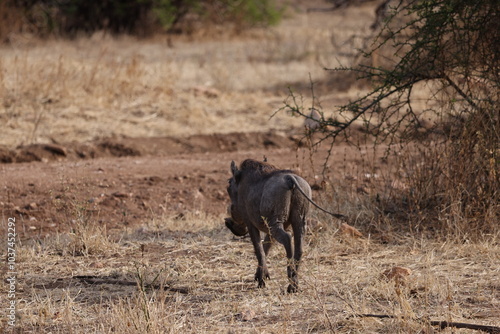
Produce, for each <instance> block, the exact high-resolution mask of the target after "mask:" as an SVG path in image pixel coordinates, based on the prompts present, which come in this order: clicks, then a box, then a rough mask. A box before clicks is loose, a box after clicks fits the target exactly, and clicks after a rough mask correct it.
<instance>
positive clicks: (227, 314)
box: [2, 214, 500, 333]
mask: <svg viewBox="0 0 500 334" xmlns="http://www.w3.org/2000/svg"><path fill="white" fill-rule="evenodd" d="M221 222H222V216H220V217H207V216H206V215H204V214H193V215H191V216H189V217H184V218H181V219H175V218H170V217H168V218H165V217H157V219H155V220H154V221H151V222H149V223H148V224H147V225H144V226H141V227H140V228H137V229H134V230H129V231H124V232H123V233H122V234H120V235H113V236H107V235H105V234H103V233H102V231H96V230H89V231H88V233H89V235H88V236H89V238H87V239H85V240H87V241H84V242H89V241H88V240H101V242H100V246H101V247H95V245H94V248H93V249H94V252H92V253H88V254H83V253H79V254H76V253H74V252H73V249H74V248H73V245H72V244H71V243H68V244H67V245H66V246H64V247H63V248H61V243H60V242H59V241H58V240H60V239H61V238H71V235H64V236H58V237H54V238H47V239H44V240H39V241H36V242H26V243H25V244H23V245H20V247H19V249H18V252H19V259H18V266H19V275H18V280H19V285H18V294H19V297H20V298H19V303H18V305H17V317H18V319H17V326H18V328H20V329H22V331H23V332H26V333H49V332H51V333H89V332H90V333H112V332H124V333H165V332H171V333H178V332H183V333H200V332H208V333H221V332H222V333H307V332H340V333H352V332H383V333H398V332H399V333H408V332H431V329H430V327H429V326H428V325H426V320H428V319H433V320H447V321H459V322H470V323H481V324H489V325H497V326H498V325H500V323H498V317H497V316H498V314H499V313H498V312H499V310H500V295H499V291H500V282H499V279H498V277H500V272H499V268H498V263H499V261H500V247H499V244H498V241H497V240H490V241H488V242H482V243H473V244H455V243H447V242H436V241H430V240H424V239H422V240H419V239H416V238H411V237H404V238H403V237H401V238H400V239H398V242H394V243H389V244H382V243H380V242H379V241H377V240H372V239H370V238H367V239H357V238H352V237H349V236H346V235H342V233H341V232H340V231H339V230H338V229H337V228H335V227H333V226H331V224H330V223H328V222H327V223H326V224H325V227H324V228H323V229H322V231H321V233H312V234H309V235H308V237H307V247H306V252H305V256H304V261H303V265H302V267H301V271H300V275H301V292H299V293H297V294H286V293H285V287H286V286H287V279H286V273H285V270H284V268H285V262H286V260H285V256H284V251H283V250H282V249H281V248H282V247H276V248H274V249H273V250H272V252H271V256H270V264H271V266H270V270H271V276H272V279H271V280H270V281H269V284H268V286H267V287H266V288H265V289H257V288H256V283H255V282H254V281H253V273H254V270H255V265H256V261H255V259H254V255H253V251H252V246H251V244H250V242H249V240H248V239H243V240H241V239H235V238H233V237H232V236H231V235H230V233H229V232H228V231H227V230H226V229H225V228H224V227H223V226H222V223H221ZM71 254H75V255H71ZM80 254H83V255H80ZM394 266H404V267H407V268H409V269H411V272H412V273H411V275H409V276H408V277H406V279H405V280H404V283H401V281H398V280H389V279H387V278H386V277H385V276H384V275H383V273H384V271H386V270H387V269H390V268H392V267H394ZM82 276H89V277H94V278H101V279H104V280H105V279H108V280H115V281H116V282H118V281H120V282H121V281H127V282H135V283H136V285H131V286H128V285H123V284H121V283H116V282H115V283H112V282H111V283H110V284H104V283H102V282H101V283H96V284H94V285H90V284H87V283H85V282H84V281H83V280H81V279H78V278H77V277H82ZM151 283H153V284H157V285H160V286H163V287H168V288H169V289H171V290H168V289H167V290H161V289H148V288H145V287H144V286H147V284H151ZM2 289H4V286H2ZM4 295H5V293H4V291H2V298H3V297H4ZM365 313H376V314H390V315H395V316H396V318H394V319H375V320H374V319H367V318H358V317H355V315H356V314H365ZM2 321H4V319H2ZM3 325H4V324H3ZM449 332H451V331H449ZM453 332H455V333H457V332H459V333H460V332H464V333H465V332H467V331H465V330H458V331H457V330H454V331H453Z"/></svg>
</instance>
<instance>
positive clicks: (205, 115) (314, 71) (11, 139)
mask: <svg viewBox="0 0 500 334" xmlns="http://www.w3.org/2000/svg"><path fill="white" fill-rule="evenodd" d="M296 3H297V8H296V10H297V12H296V13H295V14H294V15H291V16H289V17H287V18H286V19H285V20H284V21H283V22H282V23H281V24H280V25H279V26H277V27H273V28H269V29H259V28H257V29H254V30H252V31H250V32H248V33H246V34H244V35H241V36H218V37H216V38H206V36H202V37H193V38H192V39H189V38H179V39H178V40H174V41H173V47H172V46H169V45H168V44H167V43H166V42H165V41H164V40H163V38H162V37H158V38H156V39H152V40H146V41H137V40H134V39H133V38H130V37H119V38H112V37H110V36H107V35H106V34H96V35H94V36H92V37H90V38H81V39H77V40H74V41H58V40H49V41H38V40H36V39H34V38H32V37H30V36H15V37H13V38H12V41H13V42H12V45H10V46H8V47H7V46H2V47H0V54H1V56H2V61H1V62H0V69H1V70H2V72H1V73H2V75H1V76H0V83H1V85H0V91H1V93H2V95H1V99H2V104H1V105H0V131H1V136H0V212H1V217H0V219H1V220H2V226H1V231H2V238H4V236H5V238H7V235H8V223H9V222H11V219H15V229H16V234H17V235H16V239H15V245H13V246H15V249H16V252H15V259H14V260H15V262H14V267H13V268H14V269H15V270H16V272H15V274H14V276H15V283H6V284H3V285H2V287H1V289H0V305H1V308H2V311H5V314H3V313H2V315H1V317H2V318H1V319H0V325H1V327H2V329H5V330H9V331H11V332H14V333H116V332H121V333H201V332H206V333H324V332H331V333H434V332H436V331H437V330H438V327H437V326H435V324H431V322H430V321H448V322H460V323H473V324H481V325H490V326H500V322H499V320H498V319H499V316H498V315H499V314H500V267H499V266H498V264H499V263H500V244H499V242H498V239H496V238H495V237H490V238H486V237H485V240H484V241H477V242H469V241H468V240H466V241H463V240H461V241H459V242H457V241H456V240H446V239H445V238H433V237H432V234H430V233H420V232H421V231H416V230H415V231H412V230H411V229H410V228H409V227H408V226H407V225H406V224H405V223H404V222H398V224H394V223H391V222H392V221H393V220H391V219H392V218H393V217H394V216H397V215H398V214H399V213H400V212H398V210H401V208H400V207H398V205H396V203H390V202H384V200H385V198H386V197H385V195H386V194H388V193H393V192H396V191H400V190H405V189H408V184H407V183H406V182H405V178H404V175H403V173H401V170H400V168H401V166H400V165H398V159H397V157H398V154H400V153H401V152H398V151H394V150H393V151H392V152H393V156H391V157H389V158H387V157H385V156H384V152H385V149H386V148H387V147H383V146H380V147H378V148H376V149H375V148H374V147H373V146H371V145H367V146H363V145H361V146H359V147H354V146H350V145H348V144H347V143H345V142H342V141H338V142H336V143H335V144H334V145H333V146H332V147H333V149H332V151H331V155H330V158H329V162H328V165H327V166H326V169H325V174H323V173H322V170H323V167H324V166H323V164H324V161H325V158H326V157H327V155H328V152H327V150H328V148H329V143H327V142H325V143H323V144H322V145H320V146H319V148H318V149H317V151H316V152H314V155H311V154H310V153H311V152H310V150H309V149H308V148H307V147H306V146H304V142H302V143H299V142H300V139H301V138H302V137H303V133H304V132H303V129H304V128H303V120H301V119H299V118H296V117H291V116H292V115H289V114H286V113H285V112H280V113H278V114H277V115H276V116H275V117H273V118H270V116H271V115H272V114H273V113H274V112H276V111H277V109H279V108H281V107H282V106H283V103H284V101H285V100H287V98H289V95H288V94H289V90H288V87H291V88H292V89H293V90H294V91H295V92H299V93H301V94H303V96H302V98H299V100H300V101H299V102H300V103H301V104H302V107H303V108H304V110H307V108H309V107H310V106H312V105H314V106H322V107H323V108H324V110H331V111H328V114H327V116H335V111H334V110H335V109H334V107H335V106H338V105H340V104H342V103H345V102H346V101H348V100H350V99H353V98H355V97H356V96H358V95H359V94H360V93H362V92H363V90H364V89H366V85H365V84H363V83H358V82H356V80H355V79H354V78H353V77H352V76H346V77H344V76H336V75H329V73H328V72H325V71H324V69H323V68H324V67H335V66H337V65H346V66H347V65H349V64H351V63H352V62H353V57H352V56H353V54H354V53H353V51H352V50H353V49H354V48H356V47H359V46H361V44H362V41H363V39H364V38H365V37H366V36H368V35H370V33H371V32H370V29H369V25H370V24H371V22H372V20H373V18H374V9H375V5H376V3H371V2H368V4H365V5H361V6H353V7H349V8H344V9H340V10H338V11H335V12H329V11H307V8H308V7H314V8H316V9H318V8H328V7H329V6H330V5H329V4H328V3H327V2H323V1H313V2H306V1H303V2H302V1H297V2H296ZM310 80H311V81H310ZM311 82H314V84H315V87H316V88H317V90H316V94H318V95H317V96H316V100H315V101H312V99H311V96H310V89H311V87H310V84H311ZM420 94H422V96H425V91H422V92H420ZM422 100H424V99H422ZM330 108H331V109H330ZM358 135H359V137H360V138H361V137H362V136H361V135H360V133H358V132H353V136H358ZM351 139H354V137H352V138H351ZM264 157H266V158H267V160H268V162H270V163H271V164H273V165H276V166H278V167H281V168H290V169H293V170H296V171H297V173H299V174H301V175H302V176H304V178H305V179H306V180H308V181H309V183H310V184H311V185H312V186H313V197H314V198H315V199H316V200H317V201H318V202H319V203H320V204H322V205H323V206H325V207H326V208H328V209H330V210H332V211H337V212H340V213H343V214H346V215H348V216H349V222H348V223H349V224H350V225H351V226H352V227H354V228H356V230H352V229H350V228H349V226H347V227H346V226H342V225H341V222H339V221H336V220H332V219H331V218H329V217H328V216H326V215H324V214H322V213H320V212H319V211H317V210H312V213H311V217H310V219H309V220H308V223H309V230H308V234H307V237H306V247H305V253H304V257H303V263H302V265H301V269H300V284H301V289H300V292H299V293H297V294H293V295H291V294H286V293H285V288H286V286H287V284H288V283H287V278H286V269H285V268H286V257H285V255H284V250H283V249H282V247H280V246H275V247H274V248H273V250H272V251H271V254H270V256H269V261H270V271H271V276H272V279H271V280H270V281H269V282H268V283H267V287H266V288H265V289H258V288H257V287H256V283H255V282H254V280H253V274H254V272H255V267H256V260H255V256H254V254H253V250H252V246H251V244H250V242H249V240H248V238H236V237H234V236H233V235H231V233H230V232H229V231H228V230H227V229H226V228H225V226H224V220H223V219H224V217H226V215H227V212H226V209H227V205H228V198H227V194H226V185H227V179H228V178H229V177H230V172H229V164H230V162H231V160H234V161H236V162H241V161H242V160H244V159H246V158H254V159H258V160H261V159H264ZM381 203H382V204H383V205H382V204H381ZM412 223H413V224H412V225H411V226H417V227H418V221H417V222H412ZM408 225H409V224H408ZM353 231H354V232H353ZM1 254H2V258H6V259H7V260H8V261H10V260H9V258H12V257H11V256H10V255H8V254H11V253H8V254H7V253H5V250H4V249H2V253H1ZM399 267H402V268H403V269H400V270H401V271H400V272H399V274H391V273H392V272H393V271H394V270H393V268H399ZM391 270H393V271H391ZM395 270H396V272H398V271H397V270H398V269H395ZM10 271H11V269H9V267H8V266H7V263H6V266H4V265H2V277H5V278H6V282H10V281H7V279H8V278H9V277H11V276H12V274H11V273H10ZM9 275H10V276H9ZM11 291H14V292H15V298H11V297H10V295H9V293H10V292H11ZM12 300H15V301H16V308H15V312H14V311H13V312H14V314H13V317H14V319H15V326H11V325H10V324H9V323H8V321H9V320H10V318H8V315H9V312H10V311H9V310H8V309H7V307H5V305H10V304H9V302H11V301H12ZM363 314H384V315H389V316H390V317H389V318H367V317H364V316H362V315H363ZM445 332H448V333H473V332H476V331H475V330H472V329H450V328H448V329H445ZM490 332H494V331H490Z"/></svg>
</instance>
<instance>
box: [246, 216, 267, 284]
mask: <svg viewBox="0 0 500 334" xmlns="http://www.w3.org/2000/svg"><path fill="white" fill-rule="evenodd" d="M248 230H249V232H250V239H252V244H253V248H254V250H255V255H256V256H257V261H258V263H259V266H258V267H257V271H256V272H255V280H256V281H257V282H258V287H259V288H263V287H265V286H266V283H265V282H264V279H269V278H270V277H269V270H268V269H267V263H266V253H265V252H264V248H263V247H262V242H261V240H260V232H259V230H258V229H257V228H256V227H255V226H253V225H252V226H249V228H248Z"/></svg>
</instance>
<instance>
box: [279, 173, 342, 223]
mask: <svg viewBox="0 0 500 334" xmlns="http://www.w3.org/2000/svg"><path fill="white" fill-rule="evenodd" d="M287 176H288V178H287V179H288V181H289V182H290V187H291V188H292V189H294V188H297V189H298V190H299V192H300V193H301V194H302V195H303V196H304V197H305V198H307V200H308V201H309V202H311V204H312V205H314V206H315V207H317V208H318V209H320V210H321V211H323V212H325V213H328V214H329V215H331V216H333V217H335V218H338V219H342V220H347V216H344V215H341V214H339V213H333V212H330V211H328V210H325V209H323V208H322V207H320V206H319V205H318V204H316V203H315V202H314V201H313V200H312V198H310V197H309V196H308V195H307V194H306V193H305V192H304V190H302V188H301V187H300V185H299V183H298V182H297V179H296V178H295V177H294V176H293V175H287Z"/></svg>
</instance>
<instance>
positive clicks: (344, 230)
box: [340, 223, 363, 238]
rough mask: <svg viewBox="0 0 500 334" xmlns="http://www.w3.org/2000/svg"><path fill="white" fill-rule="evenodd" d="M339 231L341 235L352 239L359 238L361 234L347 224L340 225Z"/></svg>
mask: <svg viewBox="0 0 500 334" xmlns="http://www.w3.org/2000/svg"><path fill="white" fill-rule="evenodd" d="M340 231H341V232H342V234H344V235H347V236H350V237H353V238H361V237H362V236H363V234H362V233H361V232H360V231H359V230H358V229H357V228H355V227H352V226H351V225H349V224H346V223H342V224H341V225H340Z"/></svg>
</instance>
